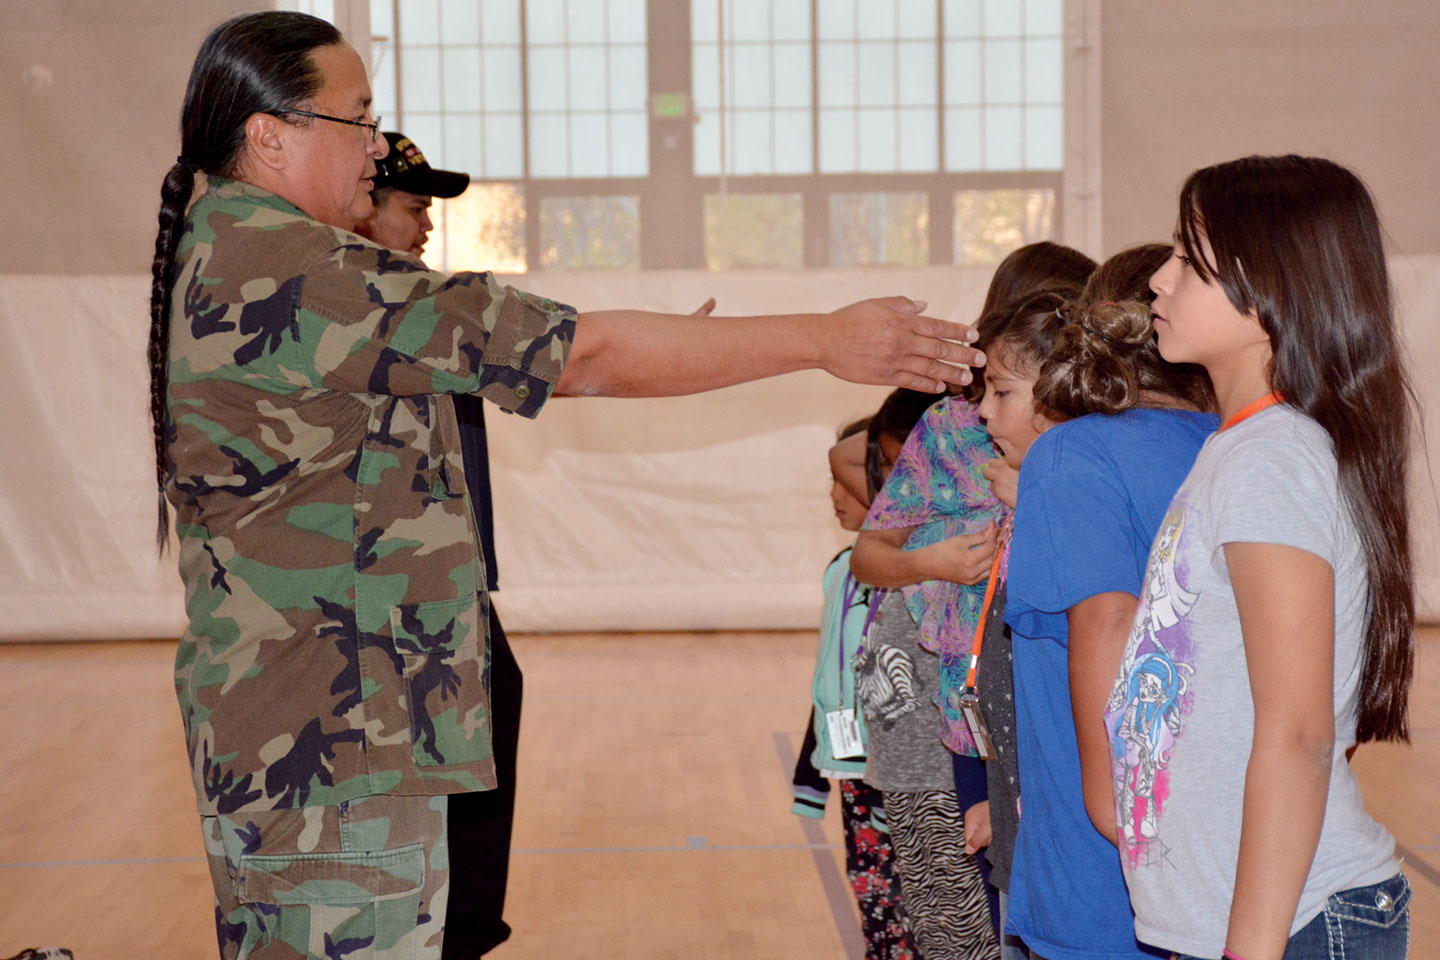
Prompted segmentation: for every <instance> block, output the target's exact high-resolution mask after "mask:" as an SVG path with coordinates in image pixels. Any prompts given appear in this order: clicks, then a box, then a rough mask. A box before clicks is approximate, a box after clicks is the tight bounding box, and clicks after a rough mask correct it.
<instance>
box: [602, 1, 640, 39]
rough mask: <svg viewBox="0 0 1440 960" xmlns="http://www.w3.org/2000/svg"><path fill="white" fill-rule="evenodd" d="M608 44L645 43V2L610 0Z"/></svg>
mask: <svg viewBox="0 0 1440 960" xmlns="http://www.w3.org/2000/svg"><path fill="white" fill-rule="evenodd" d="M609 7H610V42H611V43H644V42H645V0H610V2H609Z"/></svg>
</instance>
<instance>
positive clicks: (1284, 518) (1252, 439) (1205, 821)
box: [1022, 156, 1415, 960]
mask: <svg viewBox="0 0 1440 960" xmlns="http://www.w3.org/2000/svg"><path fill="white" fill-rule="evenodd" d="M1150 283H1151V286H1152V287H1153V289H1154V290H1155V293H1156V297H1155V302H1154V308H1155V328H1156V333H1157V339H1158V346H1159V351H1160V353H1161V355H1162V356H1164V357H1165V358H1166V359H1167V360H1171V361H1174V362H1185V363H1197V364H1200V365H1201V366H1203V367H1204V368H1205V369H1206V370H1207V371H1208V372H1209V375H1210V377H1211V380H1212V382H1213V384H1214V389H1215V395H1216V399H1217V401H1218V406H1219V409H1220V413H1221V415H1222V416H1224V417H1225V418H1226V419H1225V425H1224V426H1223V427H1221V429H1220V432H1219V433H1218V434H1216V436H1215V437H1213V438H1212V439H1211V440H1210V441H1209V442H1207V443H1206V445H1205V449H1204V451H1203V452H1202V453H1201V454H1200V457H1199V459H1198V460H1197V461H1196V463H1195V466H1194V469H1193V470H1192V471H1191V473H1190V475H1189V476H1188V477H1187V478H1186V480H1185V483H1184V486H1183V487H1182V488H1181V489H1180V491H1179V493H1178V494H1177V495H1176V497H1175V500H1174V503H1173V505H1172V506H1171V507H1170V509H1169V512H1168V514H1167V517H1166V523H1165V528H1164V529H1163V530H1162V531H1161V532H1160V534H1159V536H1157V538H1156V540H1155V546H1154V550H1153V552H1152V553H1151V559H1150V567H1149V572H1148V574H1147V577H1146V583H1145V593H1144V599H1145V602H1144V604H1143V606H1142V608H1141V610H1140V611H1139V614H1138V615H1137V616H1136V618H1135V621H1134V629H1133V631H1132V632H1131V635H1130V643H1129V645H1128V646H1127V648H1126V650H1125V656H1124V661H1123V663H1124V670H1123V671H1121V672H1119V673H1118V674H1117V676H1116V677H1112V682H1113V683H1114V687H1115V689H1114V695H1113V696H1112V698H1111V702H1110V710H1109V711H1108V716H1107V722H1108V725H1109V730H1110V731H1111V733H1112V736H1113V740H1112V742H1111V745H1112V748H1113V751H1114V757H1113V761H1114V767H1113V770H1114V776H1115V789H1116V791H1117V793H1118V794H1119V799H1120V803H1119V804H1117V805H1115V806H1112V807H1111V808H1110V811H1109V813H1110V815H1111V817H1112V820H1111V822H1112V823H1113V822H1114V818H1116V817H1117V816H1118V819H1119V820H1120V824H1119V839H1120V846H1121V851H1122V854H1123V862H1124V864H1125V867H1126V876H1127V879H1128V880H1129V883H1130V891H1131V895H1132V897H1133V899H1134V903H1135V909H1136V919H1137V931H1138V932H1139V933H1140V935H1141V936H1142V937H1143V938H1144V939H1145V940H1146V942H1149V943H1155V944H1157V945H1161V946H1164V947H1166V948H1168V949H1171V950H1175V951H1177V952H1178V953H1179V954H1181V955H1183V956H1198V957H1207V958H1215V957H1218V956H1221V955H1223V956H1224V957H1226V958H1230V960H1280V958H1282V957H1283V958H1285V960H1300V958H1311V957H1341V956H1343V957H1346V958H1349V960H1401V958H1403V957H1405V956H1406V953H1407V945H1408V937H1409V914H1408V905H1409V900H1410V890H1409V886H1408V884H1407V882H1406V880H1405V877H1404V875H1403V874H1402V873H1401V872H1400V868H1399V865H1398V863H1397V862H1396V860H1395V856H1394V854H1395V841H1394V839H1393V838H1392V837H1391V836H1390V835H1389V834H1388V833H1387V832H1386V831H1385V829H1384V828H1383V827H1382V826H1380V825H1379V824H1378V823H1376V822H1375V821H1374V819H1373V818H1372V817H1370V815H1369V814H1367V813H1366V812H1365V808H1364V803H1363V800H1362V798H1361V796H1360V790H1359V785H1358V783H1357V782H1356V779H1355V776H1354V774H1353V772H1352V771H1351V769H1350V767H1349V764H1348V763H1347V751H1348V750H1350V749H1352V748H1353V747H1354V745H1355V744H1356V743H1364V742H1367V741H1372V740H1373V741H1384V740H1404V739H1406V738H1407V727H1408V723H1407V705H1408V704H1407V700H1408V692H1409V685H1410V681H1411V677H1412V673H1413V664H1414V652H1413V634H1414V626H1415V606H1414V573H1413V566H1412V560H1411V555H1410V540H1409V530H1408V506H1407V500H1406V490H1405V487H1406V477H1407V460H1408V453H1409V450H1410V443H1411V440H1412V438H1411V435H1410V422H1411V406H1410V404H1411V397H1412V394H1411V393H1410V388H1409V386H1408V383H1407V379H1406V376H1405V371H1404V365H1403V363H1402V360H1401V347H1400V343H1399V337H1398V335H1397V331H1396V325H1395V319H1394V312H1393V307H1392V305H1391V300H1390V286H1389V281H1388V276H1387V272H1386V264H1385V252H1384V248H1383V245H1382V242H1381V234H1380V224H1379V218H1378V216H1377V215H1376V211H1375V205H1374V202H1373V201H1372V200H1371V198H1370V195H1369V192H1368V191H1367V190H1366V188H1365V186H1364V184H1363V183H1361V182H1360V180H1359V179H1358V178H1357V177H1356V176H1355V175H1354V174H1353V173H1351V172H1350V171H1349V170H1346V169H1345V168H1343V167H1341V166H1339V165H1337V164H1335V163H1332V162H1331V161H1328V160H1322V159H1317V158H1312V157H1298V156H1286V157H1246V158H1244V159H1241V160H1235V161H1231V162H1229V163H1222V164H1219V165H1217V166H1213V167H1208V168H1206V169H1203V170H1200V171H1198V172H1196V173H1194V174H1192V175H1191V176H1190V177H1189V179H1188V180H1186V182H1185V185H1184V187H1183V188H1182V189H1181V193H1180V215H1179V223H1178V226H1177V227H1176V231H1175V244H1174V252H1173V256H1171V257H1170V258H1169V259H1168V260H1167V261H1166V262H1165V264H1164V266H1163V267H1162V268H1161V269H1160V270H1159V271H1158V272H1157V273H1156V274H1155V275H1154V277H1153V278H1152V279H1151V281H1150ZM1022 504H1023V498H1022Z"/></svg>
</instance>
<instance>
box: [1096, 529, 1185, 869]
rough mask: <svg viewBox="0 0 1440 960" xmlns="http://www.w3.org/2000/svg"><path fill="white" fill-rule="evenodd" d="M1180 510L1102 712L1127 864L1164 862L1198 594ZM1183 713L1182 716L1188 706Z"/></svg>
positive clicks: (1160, 545)
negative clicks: (1162, 823)
mask: <svg viewBox="0 0 1440 960" xmlns="http://www.w3.org/2000/svg"><path fill="white" fill-rule="evenodd" d="M1185 519H1186V516H1185V506H1184V504H1182V503H1179V502H1176V503H1175V504H1173V505H1172V506H1171V508H1170V511H1169V512H1168V513H1167V514H1166V515H1165V522H1164V523H1163V524H1162V525H1161V527H1160V532H1159V534H1158V535H1157V536H1156V538H1155V544H1154V546H1153V547H1152V548H1151V551H1150V560H1149V563H1148V564H1147V566H1146V570H1145V588H1144V594H1145V595H1144V597H1143V598H1142V602H1141V606H1140V610H1139V612H1138V613H1137V615H1136V618H1135V625H1134V627H1133V628H1132V629H1131V632H1130V640H1129V642H1128V643H1127V645H1126V651H1125V659H1124V662H1123V663H1122V664H1121V668H1120V675H1119V677H1118V678H1117V679H1116V682H1115V688H1114V690H1112V691H1111V694H1110V700H1109V702H1108V703H1107V705H1106V710H1105V725H1106V729H1107V730H1108V731H1109V734H1110V754H1111V762H1112V764H1113V772H1114V778H1115V784H1116V790H1115V807H1116V814H1117V817H1118V823H1119V827H1120V838H1119V839H1120V849H1121V851H1122V852H1123V853H1124V854H1125V855H1126V856H1128V857H1129V858H1130V860H1131V862H1132V863H1134V864H1140V863H1141V862H1142V861H1145V860H1148V858H1149V857H1150V855H1151V854H1158V855H1161V856H1163V844H1162V843H1161V842H1160V827H1159V818H1160V814H1161V812H1162V811H1163V809H1164V805H1165V800H1166V798H1168V797H1169V794H1170V791H1169V772H1168V771H1167V770H1166V764H1167V763H1168V762H1169V759H1170V754H1171V751H1172V749H1173V748H1174V746H1175V743H1176V741H1177V740H1178V739H1179V737H1180V732H1181V716H1182V700H1181V698H1182V697H1184V696H1185V694H1186V693H1188V692H1189V679H1190V676H1191V674H1192V673H1193V672H1194V670H1193V667H1192V666H1191V665H1190V663H1189V662H1188V661H1190V660H1192V659H1193V645H1192V644H1191V642H1190V626H1189V624H1188V623H1187V622H1186V620H1185V616H1186V615H1187V614H1188V613H1189V612H1190V610H1191V609H1192V608H1193V607H1194V606H1195V601H1196V600H1197V599H1198V598H1199V594H1196V593H1192V592H1191V591H1189V590H1188V589H1186V587H1185V585H1184V584H1183V583H1181V577H1182V575H1183V574H1184V573H1185V572H1186V571H1184V570H1182V569H1179V568H1177V566H1176V559H1177V556H1178V555H1179V553H1180V551H1179V549H1178V548H1179V546H1180V539H1181V536H1182V535H1183V533H1184V529H1185ZM1184 706H1185V707H1186V709H1185V710H1184V712H1186V713H1188V700H1186V701H1185V704H1184Z"/></svg>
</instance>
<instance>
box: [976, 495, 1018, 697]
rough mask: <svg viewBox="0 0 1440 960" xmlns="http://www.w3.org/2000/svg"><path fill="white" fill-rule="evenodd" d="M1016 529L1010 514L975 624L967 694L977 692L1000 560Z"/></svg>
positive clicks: (1013, 518)
mask: <svg viewBox="0 0 1440 960" xmlns="http://www.w3.org/2000/svg"><path fill="white" fill-rule="evenodd" d="M1014 527H1015V514H1013V513H1012V514H1010V517H1009V519H1007V520H1006V521H1005V526H1003V527H1001V528H1000V536H999V537H997V538H996V541H995V559H994V560H992V561H990V579H989V580H988V581H987V582H986V584H985V599H984V601H983V602H982V603H981V604H980V619H979V620H977V621H976V622H975V645H974V646H973V647H971V648H970V669H969V670H968V671H967V672H966V674H965V692H966V693H967V694H968V693H974V692H975V678H976V676H977V675H978V674H979V672H980V648H981V647H983V646H984V645H985V621H986V620H987V619H988V618H989V616H990V604H991V603H992V602H993V601H994V599H995V585H996V584H997V583H999V582H1000V559H1001V558H1002V557H1004V556H1005V548H1006V547H1007V546H1009V545H1010V533H1011V531H1012V530H1013V529H1014Z"/></svg>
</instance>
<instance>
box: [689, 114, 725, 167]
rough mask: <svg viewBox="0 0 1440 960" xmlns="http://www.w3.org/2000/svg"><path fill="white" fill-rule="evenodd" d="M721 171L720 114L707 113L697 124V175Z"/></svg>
mask: <svg viewBox="0 0 1440 960" xmlns="http://www.w3.org/2000/svg"><path fill="white" fill-rule="evenodd" d="M719 173H720V114H719V113H718V112H717V113H707V114H704V115H703V116H701V117H700V119H699V122H697V123H696V124H695V175H696V176H699V177H713V176H716V175H718V174H719Z"/></svg>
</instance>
